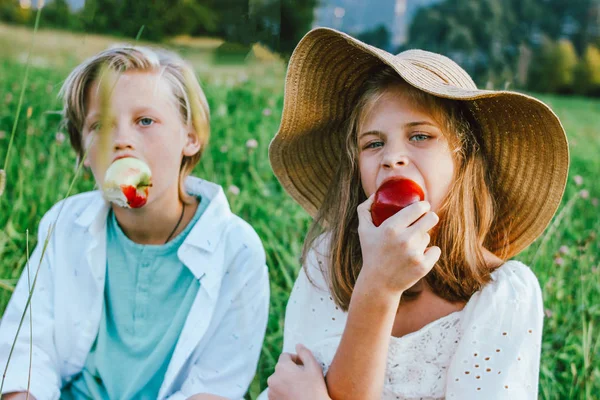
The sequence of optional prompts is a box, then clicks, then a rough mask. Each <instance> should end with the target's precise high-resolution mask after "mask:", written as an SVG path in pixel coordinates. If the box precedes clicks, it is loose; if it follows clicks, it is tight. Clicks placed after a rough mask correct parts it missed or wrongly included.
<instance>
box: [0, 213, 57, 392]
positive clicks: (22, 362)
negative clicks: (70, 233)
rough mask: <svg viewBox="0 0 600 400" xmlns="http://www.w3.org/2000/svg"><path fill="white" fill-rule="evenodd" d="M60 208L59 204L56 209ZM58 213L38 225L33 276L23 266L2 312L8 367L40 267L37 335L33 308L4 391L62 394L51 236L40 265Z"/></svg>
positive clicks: (0, 344) (1, 347)
mask: <svg viewBox="0 0 600 400" xmlns="http://www.w3.org/2000/svg"><path fill="white" fill-rule="evenodd" d="M53 210H56V207H55V208H54V209H53ZM55 214H56V213H55V212H53V211H52V210H51V211H49V212H48V213H47V214H46V215H45V216H44V218H42V221H41V222H40V225H39V227H38V243H37V246H36V248H35V249H34V251H33V253H32V254H31V256H30V262H29V279H28V276H27V267H26V266H25V267H24V268H23V273H22V274H21V278H20V279H19V282H18V283H17V286H16V288H15V291H14V293H13V295H12V297H11V299H10V302H9V303H8V306H7V308H6V311H5V312H4V315H3V316H2V323H1V324H0V367H1V368H2V369H4V368H5V366H6V363H7V360H8V355H9V353H10V351H11V347H12V344H13V341H14V338H15V334H16V332H17V329H18V326H19V323H20V321H21V317H22V315H23V310H24V309H25V305H26V303H27V298H28V297H29V287H30V286H29V285H30V284H31V285H33V280H34V277H35V273H36V270H37V268H38V266H39V267H40V268H39V274H38V278H37V282H36V286H35V290H34V292H33V297H32V300H31V309H32V316H33V329H32V331H33V335H30V324H29V321H30V316H29V312H27V314H26V315H25V318H24V319H23V325H22V326H21V329H20V331H19V337H18V340H17V342H16V344H15V348H14V351H13V353H12V356H11V359H10V363H9V366H8V370H7V372H6V377H5V380H4V387H3V389H2V391H3V392H4V393H14V394H15V395H17V394H18V392H26V391H27V389H28V388H29V393H30V396H29V398H30V399H31V398H32V397H35V398H37V399H58V397H59V395H60V384H61V380H60V374H59V367H58V361H57V354H56V349H55V346H54V310H53V304H54V299H53V293H54V285H53V276H52V274H53V272H52V261H51V260H52V258H53V253H54V249H53V241H52V240H50V241H49V243H48V246H47V249H46V252H45V255H44V258H43V260H42V262H41V265H40V260H41V255H42V249H43V248H44V242H45V240H46V237H47V235H48V232H49V227H50V224H51V223H54V221H55V219H56V215H55ZM30 345H31V346H32V350H33V351H32V353H33V354H32V365H31V380H30V382H28V381H29V366H30V365H29V362H30V352H31V350H30Z"/></svg>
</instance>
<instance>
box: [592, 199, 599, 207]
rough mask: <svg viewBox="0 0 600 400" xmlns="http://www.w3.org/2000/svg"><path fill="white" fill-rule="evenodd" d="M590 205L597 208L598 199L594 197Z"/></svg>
mask: <svg viewBox="0 0 600 400" xmlns="http://www.w3.org/2000/svg"><path fill="white" fill-rule="evenodd" d="M592 205H593V206H594V207H598V198H597V197H594V198H593V199H592Z"/></svg>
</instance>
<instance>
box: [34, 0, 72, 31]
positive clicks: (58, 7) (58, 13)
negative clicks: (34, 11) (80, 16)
mask: <svg viewBox="0 0 600 400" xmlns="http://www.w3.org/2000/svg"><path fill="white" fill-rule="evenodd" d="M41 18H42V23H43V24H47V25H50V26H54V27H58V28H63V29H65V28H71V27H72V24H73V23H74V20H75V18H74V17H73V15H71V9H70V8H69V4H68V3H67V1H66V0H52V1H50V2H49V3H48V4H46V5H45V6H44V9H43V12H42V15H41Z"/></svg>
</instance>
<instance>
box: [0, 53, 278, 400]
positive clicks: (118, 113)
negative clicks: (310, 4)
mask: <svg viewBox="0 0 600 400" xmlns="http://www.w3.org/2000/svg"><path fill="white" fill-rule="evenodd" d="M61 94H62V97H63V100H64V115H65V122H66V126H67V129H68V132H69V136H70V140H71V144H72V146H73V148H74V149H75V151H76V152H77V155H78V157H79V158H80V159H82V158H84V159H85V163H86V165H88V166H90V167H91V170H92V172H93V175H94V177H95V179H96V182H97V184H98V186H99V187H100V188H102V187H103V186H104V184H105V182H104V180H105V173H106V171H107V169H108V167H109V166H110V164H111V163H112V162H115V161H117V160H120V159H123V158H132V159H136V160H139V161H141V162H143V163H146V164H147V166H148V167H149V170H150V171H151V175H152V177H151V179H152V184H151V187H149V188H148V198H147V202H146V203H145V205H143V206H142V207H139V208H130V207H121V206H118V205H117V204H115V203H110V202H108V201H107V198H108V196H106V195H105V196H103V195H102V192H100V191H94V192H89V193H82V194H79V195H76V196H72V197H70V198H68V199H66V200H65V201H64V202H61V203H59V204H57V205H55V206H54V207H53V208H52V209H51V210H50V211H49V212H48V213H47V214H46V215H45V216H44V218H43V219H42V221H41V223H40V226H39V231H38V246H37V247H36V249H35V250H34V252H33V254H32V256H31V260H32V262H31V268H30V270H31V272H30V279H31V281H33V276H34V275H35V271H36V269H37V266H38V262H39V261H38V260H40V257H41V255H42V249H43V247H44V241H45V240H46V237H47V235H48V232H49V228H50V227H51V226H53V232H52V234H51V237H50V238H49V242H48V246H47V248H46V252H45V254H44V257H43V260H42V262H41V267H40V271H39V276H38V279H37V283H36V287H35V291H34V295H33V298H32V309H33V311H32V312H33V337H32V338H31V340H32V343H33V363H32V367H31V382H30V386H29V393H30V396H29V398H35V399H37V400H43V399H57V398H59V397H61V398H67V399H81V398H90V397H92V398H105V399H106V398H115V399H116V398H119V399H125V398H144V399H146V398H148V399H149V398H153V399H155V398H158V399H186V398H190V397H192V396H193V398H194V399H214V398H215V397H214V396H212V395H217V396H224V397H226V398H236V399H239V398H241V397H242V396H243V395H244V393H245V392H246V390H247V388H248V385H249V384H250V381H251V380H252V377H253V376H254V372H255V369H256V365H257V363H258V357H259V355H260V350H261V346H262V341H263V338H264V333H265V329H266V323H267V316H268V304H269V285H268V275H267V268H266V265H265V254H264V250H263V247H262V244H261V242H260V239H259V238H258V236H257V235H256V233H255V232H254V230H253V229H252V228H251V227H250V226H249V225H248V224H247V223H245V222H244V221H243V220H241V219H240V218H239V217H237V216H235V215H234V214H232V212H231V211H230V209H229V205H228V203H227V200H226V197H225V195H224V193H223V190H222V189H221V187H220V186H218V185H216V184H214V183H210V182H207V181H203V180H201V179H198V178H194V177H189V176H188V175H189V174H190V172H191V171H192V169H193V168H194V166H195V165H196V164H197V163H198V161H199V160H200V156H201V153H202V150H203V149H204V147H205V146H206V144H207V142H208V137H209V110H208V104H207V102H206V98H205V96H204V93H203V92H202V89H201V88H200V86H199V84H198V81H197V80H196V78H195V77H194V74H193V72H192V70H191V68H190V67H189V66H188V65H187V64H185V63H184V62H183V61H182V60H181V59H180V58H178V57H177V56H175V55H174V54H171V53H168V52H164V51H155V50H151V49H148V48H143V47H137V46H136V47H118V48H113V49H109V50H106V51H104V52H101V53H99V54H97V55H96V56H94V57H92V58H90V59H89V60H87V61H85V62H84V63H82V64H81V65H79V66H78V67H77V68H75V69H74V70H73V71H72V73H71V74H70V76H69V77H68V78H67V80H66V82H65V84H64V86H63V88H62V90H61ZM26 275H27V274H25V273H24V274H23V275H22V277H21V279H20V281H19V283H18V285H17V288H16V289H15V292H14V294H13V296H12V299H11V301H10V303H9V305H8V307H7V309H6V312H5V314H4V316H3V318H2V324H1V325H0V360H1V361H2V365H3V366H4V365H6V364H5V363H6V361H7V359H8V354H9V352H10V348H11V345H12V342H13V339H14V336H15V333H16V330H17V327H18V324H19V321H20V319H21V315H22V313H23V310H24V308H25V304H26V301H27V297H28V293H29V290H28V280H27V276H26ZM29 331H30V330H29V316H28V315H27V316H26V318H25V320H24V324H23V327H22V328H21V331H20V334H19V338H18V341H17V343H16V347H15V350H14V353H13V354H12V358H11V359H10V365H9V367H8V372H7V375H6V379H5V382H4V388H3V392H4V393H11V394H10V395H8V396H5V397H4V398H7V399H9V398H12V397H14V398H25V396H26V393H24V392H25V391H26V390H27V387H28V386H27V385H28V371H29V356H30V344H29V342H30V335H29ZM11 396H12V397H11Z"/></svg>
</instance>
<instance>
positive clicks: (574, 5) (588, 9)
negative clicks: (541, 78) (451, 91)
mask: <svg viewBox="0 0 600 400" xmlns="http://www.w3.org/2000/svg"><path fill="white" fill-rule="evenodd" d="M599 21H600V0H544V1H540V0H445V1H442V2H439V3H436V4H434V5H432V6H430V7H426V8H421V9H419V10H418V11H417V13H416V14H415V17H414V18H413V20H412V23H411V25H410V27H409V32H408V37H409V43H408V45H407V46H405V47H419V48H424V49H427V50H432V51H437V52H440V53H442V54H445V55H448V56H450V57H451V58H453V59H454V60H456V61H457V62H458V63H459V64H461V65H462V66H463V67H465V69H467V71H469V72H470V73H471V74H472V75H473V76H474V79H475V80H476V81H477V82H479V83H480V84H481V83H483V82H487V81H491V83H492V86H504V85H505V84H506V83H510V81H513V80H516V79H517V78H519V79H518V82H521V83H525V80H524V79H523V76H524V74H523V72H522V71H521V72H519V68H521V70H522V69H523V68H522V64H523V57H524V56H523V55H524V54H525V55H527V54H528V53H529V52H530V51H531V52H532V53H537V52H538V50H539V51H542V50H543V49H542V48H543V46H544V40H543V37H544V36H546V37H548V38H550V39H552V40H559V39H561V38H565V39H570V40H571V42H572V43H573V44H574V49H575V50H577V52H578V53H579V54H581V53H582V52H583V49H585V47H586V46H587V44H589V43H596V42H600V27H599ZM561 51H563V52H564V54H563V55H564V56H565V57H567V53H568V52H569V51H570V50H568V49H567V48H566V47H565V45H563V48H562V50H561ZM542 52H543V51H542ZM555 56H556V55H555ZM540 57H542V58H543V55H541V54H540ZM559 58H560V57H559ZM567 58H568V57H567ZM565 60H566V58H565ZM534 69H535V68H534ZM535 85H536V84H534V86H535Z"/></svg>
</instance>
